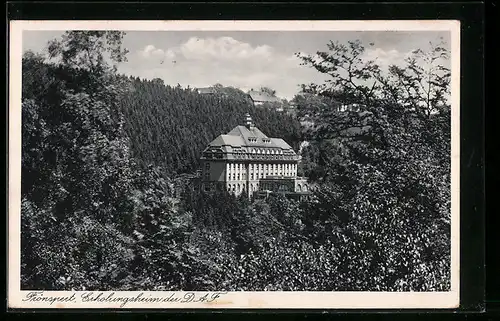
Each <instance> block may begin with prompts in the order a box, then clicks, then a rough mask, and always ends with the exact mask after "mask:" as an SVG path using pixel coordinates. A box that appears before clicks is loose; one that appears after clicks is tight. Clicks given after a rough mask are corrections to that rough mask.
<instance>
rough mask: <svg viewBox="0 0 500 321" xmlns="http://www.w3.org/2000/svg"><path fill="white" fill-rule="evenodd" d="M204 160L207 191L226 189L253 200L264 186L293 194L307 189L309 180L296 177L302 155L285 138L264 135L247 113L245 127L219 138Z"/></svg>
mask: <svg viewBox="0 0 500 321" xmlns="http://www.w3.org/2000/svg"><path fill="white" fill-rule="evenodd" d="M201 160H202V166H203V168H202V177H201V181H202V189H203V190H204V191H211V190H215V189H222V188H225V189H227V190H228V191H229V192H231V193H233V194H235V195H239V194H241V193H243V192H245V193H246V194H247V195H248V196H249V197H250V196H252V195H253V194H254V193H255V192H257V191H259V190H260V191H263V190H264V189H262V188H261V187H262V186H261V185H266V186H278V187H277V188H278V189H279V190H280V191H285V192H292V193H293V192H303V191H306V190H307V185H306V180H305V179H303V178H299V177H297V165H298V163H299V161H300V156H299V155H297V153H296V152H295V151H294V150H293V148H292V147H291V146H290V145H288V144H287V143H286V142H285V141H284V140H283V139H281V138H269V137H267V136H266V135H265V134H264V133H262V132H261V131H260V130H259V129H258V128H257V127H255V126H254V124H253V122H252V119H251V118H250V116H249V115H248V114H247V115H246V119H245V124H244V125H240V126H236V127H235V128H233V130H231V131H230V132H229V133H227V134H225V135H219V136H218V137H216V138H215V139H214V140H213V141H212V142H211V143H210V144H209V145H208V147H207V148H206V149H205V150H204V151H203V154H202V157H201ZM270 182H272V184H270Z"/></svg>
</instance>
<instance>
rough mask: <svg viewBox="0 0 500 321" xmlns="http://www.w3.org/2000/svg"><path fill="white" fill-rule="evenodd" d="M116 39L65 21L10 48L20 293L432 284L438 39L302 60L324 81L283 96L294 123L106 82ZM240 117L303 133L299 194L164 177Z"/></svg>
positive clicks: (126, 81) (444, 279) (445, 273)
mask: <svg viewBox="0 0 500 321" xmlns="http://www.w3.org/2000/svg"><path fill="white" fill-rule="evenodd" d="M122 37H123V34H122V33H119V32H94V31H86V32H75V31H72V32H67V33H66V34H65V36H64V37H63V38H62V39H61V40H60V41H54V42H52V43H51V44H50V46H49V52H50V57H42V56H39V55H36V54H33V53H27V54H25V56H24V57H23V98H22V99H23V102H22V103H23V104H22V113H23V114H22V115H23V119H22V120H23V131H22V135H23V137H22V144H23V145H22V217H21V220H22V234H21V235H22V241H21V243H22V244H21V245H22V249H21V254H22V257H21V261H22V271H21V272H22V277H21V282H22V287H23V289H35V288H36V289H75V290H82V289H99V290H107V289H113V290H160V289H166V290H325V291H331V290H338V291H342V290H351V291H352V290H360V291H361V290H372V291H381V290H383V291H398V290H405V291H407V290H413V291H425V290H427V291H436V290H449V288H450V283H449V282H450V279H449V273H450V271H449V270H450V269H449V260H450V106H449V105H448V102H447V100H446V97H447V95H448V90H449V71H448V70H447V69H446V67H445V64H444V63H443V62H442V60H443V59H444V60H445V59H447V52H446V50H444V49H443V47H442V46H436V47H435V48H434V49H433V50H432V51H431V52H428V53H423V52H421V51H415V52H414V57H412V58H409V59H408V61H407V66H406V67H395V66H393V67H391V68H390V69H389V70H387V71H383V70H381V69H380V68H379V66H377V65H376V64H375V63H374V62H367V61H364V60H362V59H361V58H360V57H361V56H362V53H363V50H364V48H363V47H362V46H361V44H360V43H359V42H351V43H349V44H348V45H342V44H337V43H330V44H329V46H328V49H329V51H328V52H319V53H318V54H317V55H316V56H314V57H303V61H304V63H305V64H307V65H309V66H311V67H313V68H315V69H317V70H318V71H319V72H321V73H325V74H328V75H329V76H331V81H329V82H327V83H325V84H320V85H311V86H303V89H304V93H303V94H301V95H299V96H297V97H296V99H294V102H295V103H296V104H297V106H298V108H297V109H298V115H299V117H300V118H301V119H302V120H303V122H302V128H299V122H298V120H296V119H294V118H292V117H290V116H286V115H284V114H279V113H276V112H275V111H273V110H269V109H262V108H255V107H253V106H252V105H251V104H250V102H249V101H248V100H247V98H246V96H245V94H244V93H243V92H241V91H240V90H238V89H235V88H231V87H223V86H221V85H216V86H215V88H216V89H217V94H215V95H200V94H198V93H197V92H195V91H193V90H192V89H189V88H187V89H186V88H181V87H170V86H165V85H164V84H163V82H162V81H161V80H159V79H155V80H140V79H137V78H134V77H124V76H120V75H117V74H116V69H115V68H114V67H113V63H118V62H121V61H124V59H125V55H126V50H124V49H123V48H121V39H122ZM47 58H48V59H47ZM341 70H342V72H340V71H341ZM345 105H356V106H360V107H358V108H356V109H355V110H350V111H349V110H348V111H339V106H345ZM247 112H249V113H251V114H252V116H253V117H254V119H255V121H256V123H257V124H258V126H259V128H260V129H261V130H263V131H264V132H265V133H267V134H269V135H270V136H279V137H284V138H285V139H286V140H287V141H288V142H290V143H291V144H293V145H294V148H296V149H297V147H298V145H299V143H300V139H301V138H302V135H304V137H305V139H307V141H308V142H309V145H308V146H307V147H305V148H304V152H303V156H304V164H303V167H302V169H303V170H304V171H305V172H306V173H307V175H309V177H310V178H311V180H312V181H313V182H314V183H315V186H316V187H315V191H314V193H313V195H312V197H311V199H309V200H307V201H296V200H291V199H288V198H284V197H282V196H274V197H270V198H268V199H265V200H264V199H256V200H248V199H247V198H245V197H238V198H235V197H234V196H232V195H229V194H227V193H226V192H224V191H220V192H216V193H212V194H203V193H200V192H199V191H198V190H197V189H195V188H193V185H192V182H191V181H189V180H186V179H185V178H184V176H182V175H181V174H182V173H189V172H192V171H194V170H195V169H197V166H198V158H199V154H200V152H201V151H202V150H203V148H204V147H205V146H206V144H207V143H208V142H209V141H210V140H211V139H213V138H215V137H216V136H217V135H219V134H221V133H225V132H227V131H228V130H230V129H231V128H232V127H234V126H236V125H238V124H240V122H241V119H242V116H243V115H244V114H245V113H247ZM304 119H305V120H306V122H304ZM301 130H302V131H303V133H300V131H301Z"/></svg>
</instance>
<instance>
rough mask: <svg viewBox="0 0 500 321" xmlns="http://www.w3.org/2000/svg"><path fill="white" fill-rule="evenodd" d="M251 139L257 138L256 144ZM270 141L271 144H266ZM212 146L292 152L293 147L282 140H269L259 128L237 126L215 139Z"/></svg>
mask: <svg viewBox="0 0 500 321" xmlns="http://www.w3.org/2000/svg"><path fill="white" fill-rule="evenodd" d="M250 138H256V141H255V142H250ZM265 139H269V142H268V143H266V142H264V140H265ZM210 146H212V147H215V146H221V147H222V146H231V147H253V146H255V147H268V148H280V149H283V150H291V149H292V147H291V146H290V145H288V144H287V143H286V142H285V141H284V140H283V139H281V138H269V137H267V136H266V135H265V134H264V133H262V132H261V131H260V130H259V129H258V128H257V127H250V128H247V127H245V126H236V127H234V128H233V129H232V130H231V131H230V132H229V133H227V134H226V135H219V136H217V138H215V139H214V140H213V141H212V142H211V143H210Z"/></svg>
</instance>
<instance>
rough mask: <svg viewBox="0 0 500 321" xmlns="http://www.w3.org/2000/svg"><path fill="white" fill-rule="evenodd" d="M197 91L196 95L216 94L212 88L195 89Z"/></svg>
mask: <svg viewBox="0 0 500 321" xmlns="http://www.w3.org/2000/svg"><path fill="white" fill-rule="evenodd" d="M196 90H197V91H198V93H200V94H215V93H217V91H216V90H215V89H214V88H212V87H207V88H197V89H196Z"/></svg>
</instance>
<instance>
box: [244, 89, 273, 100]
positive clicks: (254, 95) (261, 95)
mask: <svg viewBox="0 0 500 321" xmlns="http://www.w3.org/2000/svg"><path fill="white" fill-rule="evenodd" d="M248 95H249V96H250V98H251V99H252V100H253V101H254V102H256V101H257V102H269V103H271V102H279V101H281V100H280V99H279V98H278V97H275V96H271V95H269V94H268V93H266V92H262V91H255V90H252V91H249V92H248Z"/></svg>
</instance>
